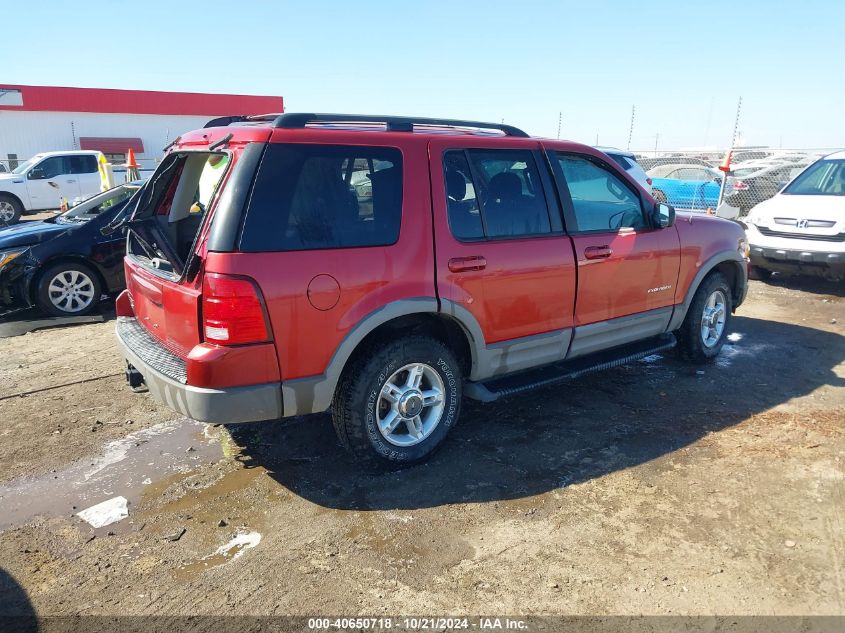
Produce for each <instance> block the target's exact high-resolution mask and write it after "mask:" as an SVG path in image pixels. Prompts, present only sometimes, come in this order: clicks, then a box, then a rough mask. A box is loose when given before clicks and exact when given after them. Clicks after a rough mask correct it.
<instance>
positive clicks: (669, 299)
mask: <svg viewBox="0 0 845 633" xmlns="http://www.w3.org/2000/svg"><path fill="white" fill-rule="evenodd" d="M572 241H573V243H574V244H575V253H576V256H577V258H578V298H577V301H576V303H575V325H585V324H587V323H596V322H598V321H606V320H607V319H615V318H617V317H622V316H628V315H629V314H636V313H637V312H645V311H646V310H653V309H655V308H663V307H667V306H671V305H672V304H674V303H675V292H674V291H675V286H676V283H677V280H678V266H679V260H680V256H679V246H680V245H679V243H678V234H677V232H676V231H675V230H674V229H672V228H668V229H659V230H643V231H639V232H637V231H633V230H632V231H622V232H618V233H593V234H589V235H576V236H574V237H573V238H572ZM604 246H608V247H609V250H610V255H609V256H608V257H606V258H600V259H589V258H588V257H587V251H588V250H589V249H591V248H596V247H604ZM656 288H662V290H654V291H653V292H649V290H652V289H656Z"/></svg>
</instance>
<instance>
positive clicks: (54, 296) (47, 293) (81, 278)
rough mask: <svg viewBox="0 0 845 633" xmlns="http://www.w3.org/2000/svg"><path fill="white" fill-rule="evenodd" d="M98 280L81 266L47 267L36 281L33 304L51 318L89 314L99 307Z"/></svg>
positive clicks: (65, 264)
mask: <svg viewBox="0 0 845 633" xmlns="http://www.w3.org/2000/svg"><path fill="white" fill-rule="evenodd" d="M101 294H102V286H101V285H100V278H99V277H98V276H97V274H96V273H95V272H94V271H93V270H91V268H90V267H89V266H86V265H85V264H83V263H80V262H65V263H61V264H55V265H53V266H50V267H48V268H47V269H46V270H45V271H44V272H43V273H42V274H41V276H40V277H39V280H38V288H37V291H36V303H38V307H39V308H41V310H42V311H43V312H46V313H47V314H52V315H53V316H82V315H84V314H90V313H91V312H92V311H93V310H94V308H96V307H97V304H99V303H100V295H101Z"/></svg>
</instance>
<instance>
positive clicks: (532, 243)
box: [429, 137, 575, 379]
mask: <svg viewBox="0 0 845 633" xmlns="http://www.w3.org/2000/svg"><path fill="white" fill-rule="evenodd" d="M539 149H540V146H539V143H536V142H531V143H526V142H525V141H521V142H520V141H517V140H514V141H513V145H511V146H509V145H508V144H506V143H504V142H503V141H502V139H483V138H479V139H473V141H472V142H471V143H470V142H468V141H467V140H466V138H465V137H464V138H443V139H435V140H432V141H431V143H430V150H429V155H430V157H431V182H432V201H433V206H434V227H435V252H436V268H437V291H438V297H439V299H440V302H441V309H442V310H443V311H444V312H446V313H448V314H452V315H453V316H455V317H456V318H457V319H458V320H459V321H461V322H462V323H464V325H465V326H466V327H469V328H470V330H471V334H472V335H473V336H474V337H480V338H482V339H483V340H481V341H477V342H476V345H477V348H481V352H480V353H479V358H478V359H477V361H478V362H477V363H476V371H475V373H474V374H473V375H471V376H470V377H471V378H473V379H478V378H483V377H486V376H489V375H492V374H497V373H505V372H508V371H516V370H518V369H523V368H525V367H530V366H533V365H539V364H543V363H545V362H553V361H555V360H559V359H561V358H563V356H564V355H565V354H566V350H567V348H568V345H569V341H570V337H571V329H572V324H573V320H572V319H573V309H574V301H575V260H574V256H573V252H572V245H571V242H570V240H569V237H568V236H567V235H566V234H565V233H564V231H563V223H562V220H561V215H560V211H559V207H558V204H557V201H556V198H555V196H554V193H553V191H554V189H553V183H552V180H551V176H550V173H549V171H548V167H547V165H546V163H545V159H544V157H543V155H542V153H540V152H539V151H538V150H539Z"/></svg>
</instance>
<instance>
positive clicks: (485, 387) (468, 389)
mask: <svg viewBox="0 0 845 633" xmlns="http://www.w3.org/2000/svg"><path fill="white" fill-rule="evenodd" d="M675 345H677V341H676V340H675V335H674V334H661V335H660V336H655V337H652V338H648V339H644V340H642V341H637V342H636V343H630V344H629V345H622V346H620V347H615V348H613V349H609V350H606V351H603V352H597V353H595V354H590V355H589V356H583V357H580V358H574V359H572V360H568V361H567V360H564V361H560V362H558V363H553V364H551V365H545V366H543V367H538V368H536V369H529V370H526V371H522V372H519V373H516V374H511V375H509V376H502V377H500V378H491V379H489V380H486V381H483V382H468V383H467V384H466V385H464V395H465V396H466V397H468V398H472V399H473V400H480V401H481V402H493V401H494V400H498V399H499V398H505V397H507V396H512V395H515V394H518V393H522V392H523V391H530V390H531V389H537V388H538V387H547V386H549V385H554V384H556V383H559V382H563V381H565V380H572V379H573V378H578V377H580V376H583V375H585V374H590V373H593V372H596V371H602V370H605V369H611V368H613V367H619V366H620V365H625V364H626V363H630V362H632V361H635V360H639V359H640V358H645V357H646V356H651V355H652V354H658V353H660V352H665V351H666V350H670V349H672V348H673V347H675Z"/></svg>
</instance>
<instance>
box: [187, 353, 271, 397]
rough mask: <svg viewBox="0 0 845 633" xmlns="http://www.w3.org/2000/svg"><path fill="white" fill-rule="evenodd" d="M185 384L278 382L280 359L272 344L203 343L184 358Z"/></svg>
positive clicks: (218, 387) (239, 385)
mask: <svg viewBox="0 0 845 633" xmlns="http://www.w3.org/2000/svg"><path fill="white" fill-rule="evenodd" d="M186 360H187V363H186V365H187V370H188V384H189V385H194V386H195V387H214V388H217V389H220V388H224V387H242V386H246V385H258V384H263V383H267V382H279V380H280V377H279V358H278V356H276V346H275V345H274V344H273V343H263V344H259V345H242V346H239V347H222V346H219V345H211V344H209V343H202V344H200V345H197V346H196V347H194V348H193V349H192V350H191V351H190V353H189V354H188V357H187V359H186Z"/></svg>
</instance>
